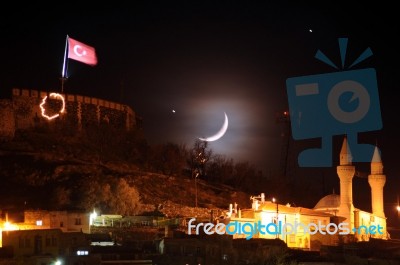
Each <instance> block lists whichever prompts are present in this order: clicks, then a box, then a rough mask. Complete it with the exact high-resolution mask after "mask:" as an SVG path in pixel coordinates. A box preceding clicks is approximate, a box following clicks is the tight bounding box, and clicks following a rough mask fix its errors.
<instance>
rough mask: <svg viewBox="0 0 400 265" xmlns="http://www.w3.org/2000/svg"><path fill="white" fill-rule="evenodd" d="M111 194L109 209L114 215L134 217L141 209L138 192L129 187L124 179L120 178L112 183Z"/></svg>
mask: <svg viewBox="0 0 400 265" xmlns="http://www.w3.org/2000/svg"><path fill="white" fill-rule="evenodd" d="M113 184H114V185H113V187H112V188H111V191H112V194H115V195H116V196H111V200H110V204H109V207H110V209H112V210H113V211H114V212H115V213H118V214H121V215H136V214H138V213H139V211H140V208H141V203H140V196H139V192H138V191H137V190H136V188H135V187H131V186H129V184H128V182H127V181H126V180H125V179H124V178H120V179H118V180H116V182H115V183H113Z"/></svg>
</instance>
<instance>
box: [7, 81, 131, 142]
mask: <svg viewBox="0 0 400 265" xmlns="http://www.w3.org/2000/svg"><path fill="white" fill-rule="evenodd" d="M50 93H51V92H48V91H39V90H29V89H19V88H14V89H13V90H12V98H11V99H0V117H1V118H0V140H10V139H12V138H13V137H14V133H15V131H16V130H19V129H29V128H33V127H35V126H40V124H46V123H51V122H54V121H55V120H57V119H62V120H64V121H66V122H68V124H70V125H71V126H75V127H76V128H77V129H81V128H84V127H85V126H88V125H93V124H100V123H107V124H110V125H112V126H114V127H115V128H119V129H121V130H131V129H134V128H136V126H137V124H136V115H135V112H134V111H133V110H132V108H131V107H129V106H127V105H123V104H119V103H116V102H112V101H107V100H104V99H99V98H94V97H87V96H82V95H74V94H62V93H61V95H62V96H63V97H64V99H65V111H64V112H63V113H60V116H59V117H58V118H55V119H53V120H48V119H46V118H45V117H43V116H42V110H41V108H40V104H41V103H42V101H43V98H44V97H46V96H47V99H46V102H45V105H43V106H45V107H46V108H47V109H48V112H49V113H46V114H47V115H49V116H50V115H53V114H56V113H57V112H58V111H59V110H60V108H61V106H62V101H61V100H59V99H52V98H50V97H49V96H50ZM46 111H47V110H46Z"/></svg>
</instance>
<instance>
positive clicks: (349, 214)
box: [337, 137, 356, 229]
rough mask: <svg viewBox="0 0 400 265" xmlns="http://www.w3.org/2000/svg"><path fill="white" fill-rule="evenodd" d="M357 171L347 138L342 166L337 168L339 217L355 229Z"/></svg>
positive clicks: (344, 143)
mask: <svg viewBox="0 0 400 265" xmlns="http://www.w3.org/2000/svg"><path fill="white" fill-rule="evenodd" d="M355 172H356V170H355V167H354V166H353V164H352V156H351V151H350V147H349V145H348V143H347V137H345V138H344V140H343V145H342V150H341V151H340V165H339V166H337V174H338V176H339V179H340V206H339V212H338V215H339V216H341V217H344V218H345V220H344V222H346V223H348V224H349V225H348V227H349V228H350V229H353V227H354V205H353V183H352V181H353V177H354V174H355Z"/></svg>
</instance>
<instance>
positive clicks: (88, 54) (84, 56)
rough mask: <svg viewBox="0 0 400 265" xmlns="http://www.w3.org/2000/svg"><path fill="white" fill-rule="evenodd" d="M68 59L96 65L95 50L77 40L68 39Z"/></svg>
mask: <svg viewBox="0 0 400 265" xmlns="http://www.w3.org/2000/svg"><path fill="white" fill-rule="evenodd" d="M68 58H70V59H73V60H76V61H79V62H82V63H85V64H89V65H96V64H97V56H96V50H95V49H94V48H93V47H91V46H89V45H86V44H84V43H82V42H79V41H77V40H74V39H71V38H69V37H68Z"/></svg>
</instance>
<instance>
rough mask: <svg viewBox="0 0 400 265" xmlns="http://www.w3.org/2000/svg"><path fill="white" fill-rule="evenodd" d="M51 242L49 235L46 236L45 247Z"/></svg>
mask: <svg viewBox="0 0 400 265" xmlns="http://www.w3.org/2000/svg"><path fill="white" fill-rule="evenodd" d="M50 243H51V239H50V237H46V247H49V246H50Z"/></svg>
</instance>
